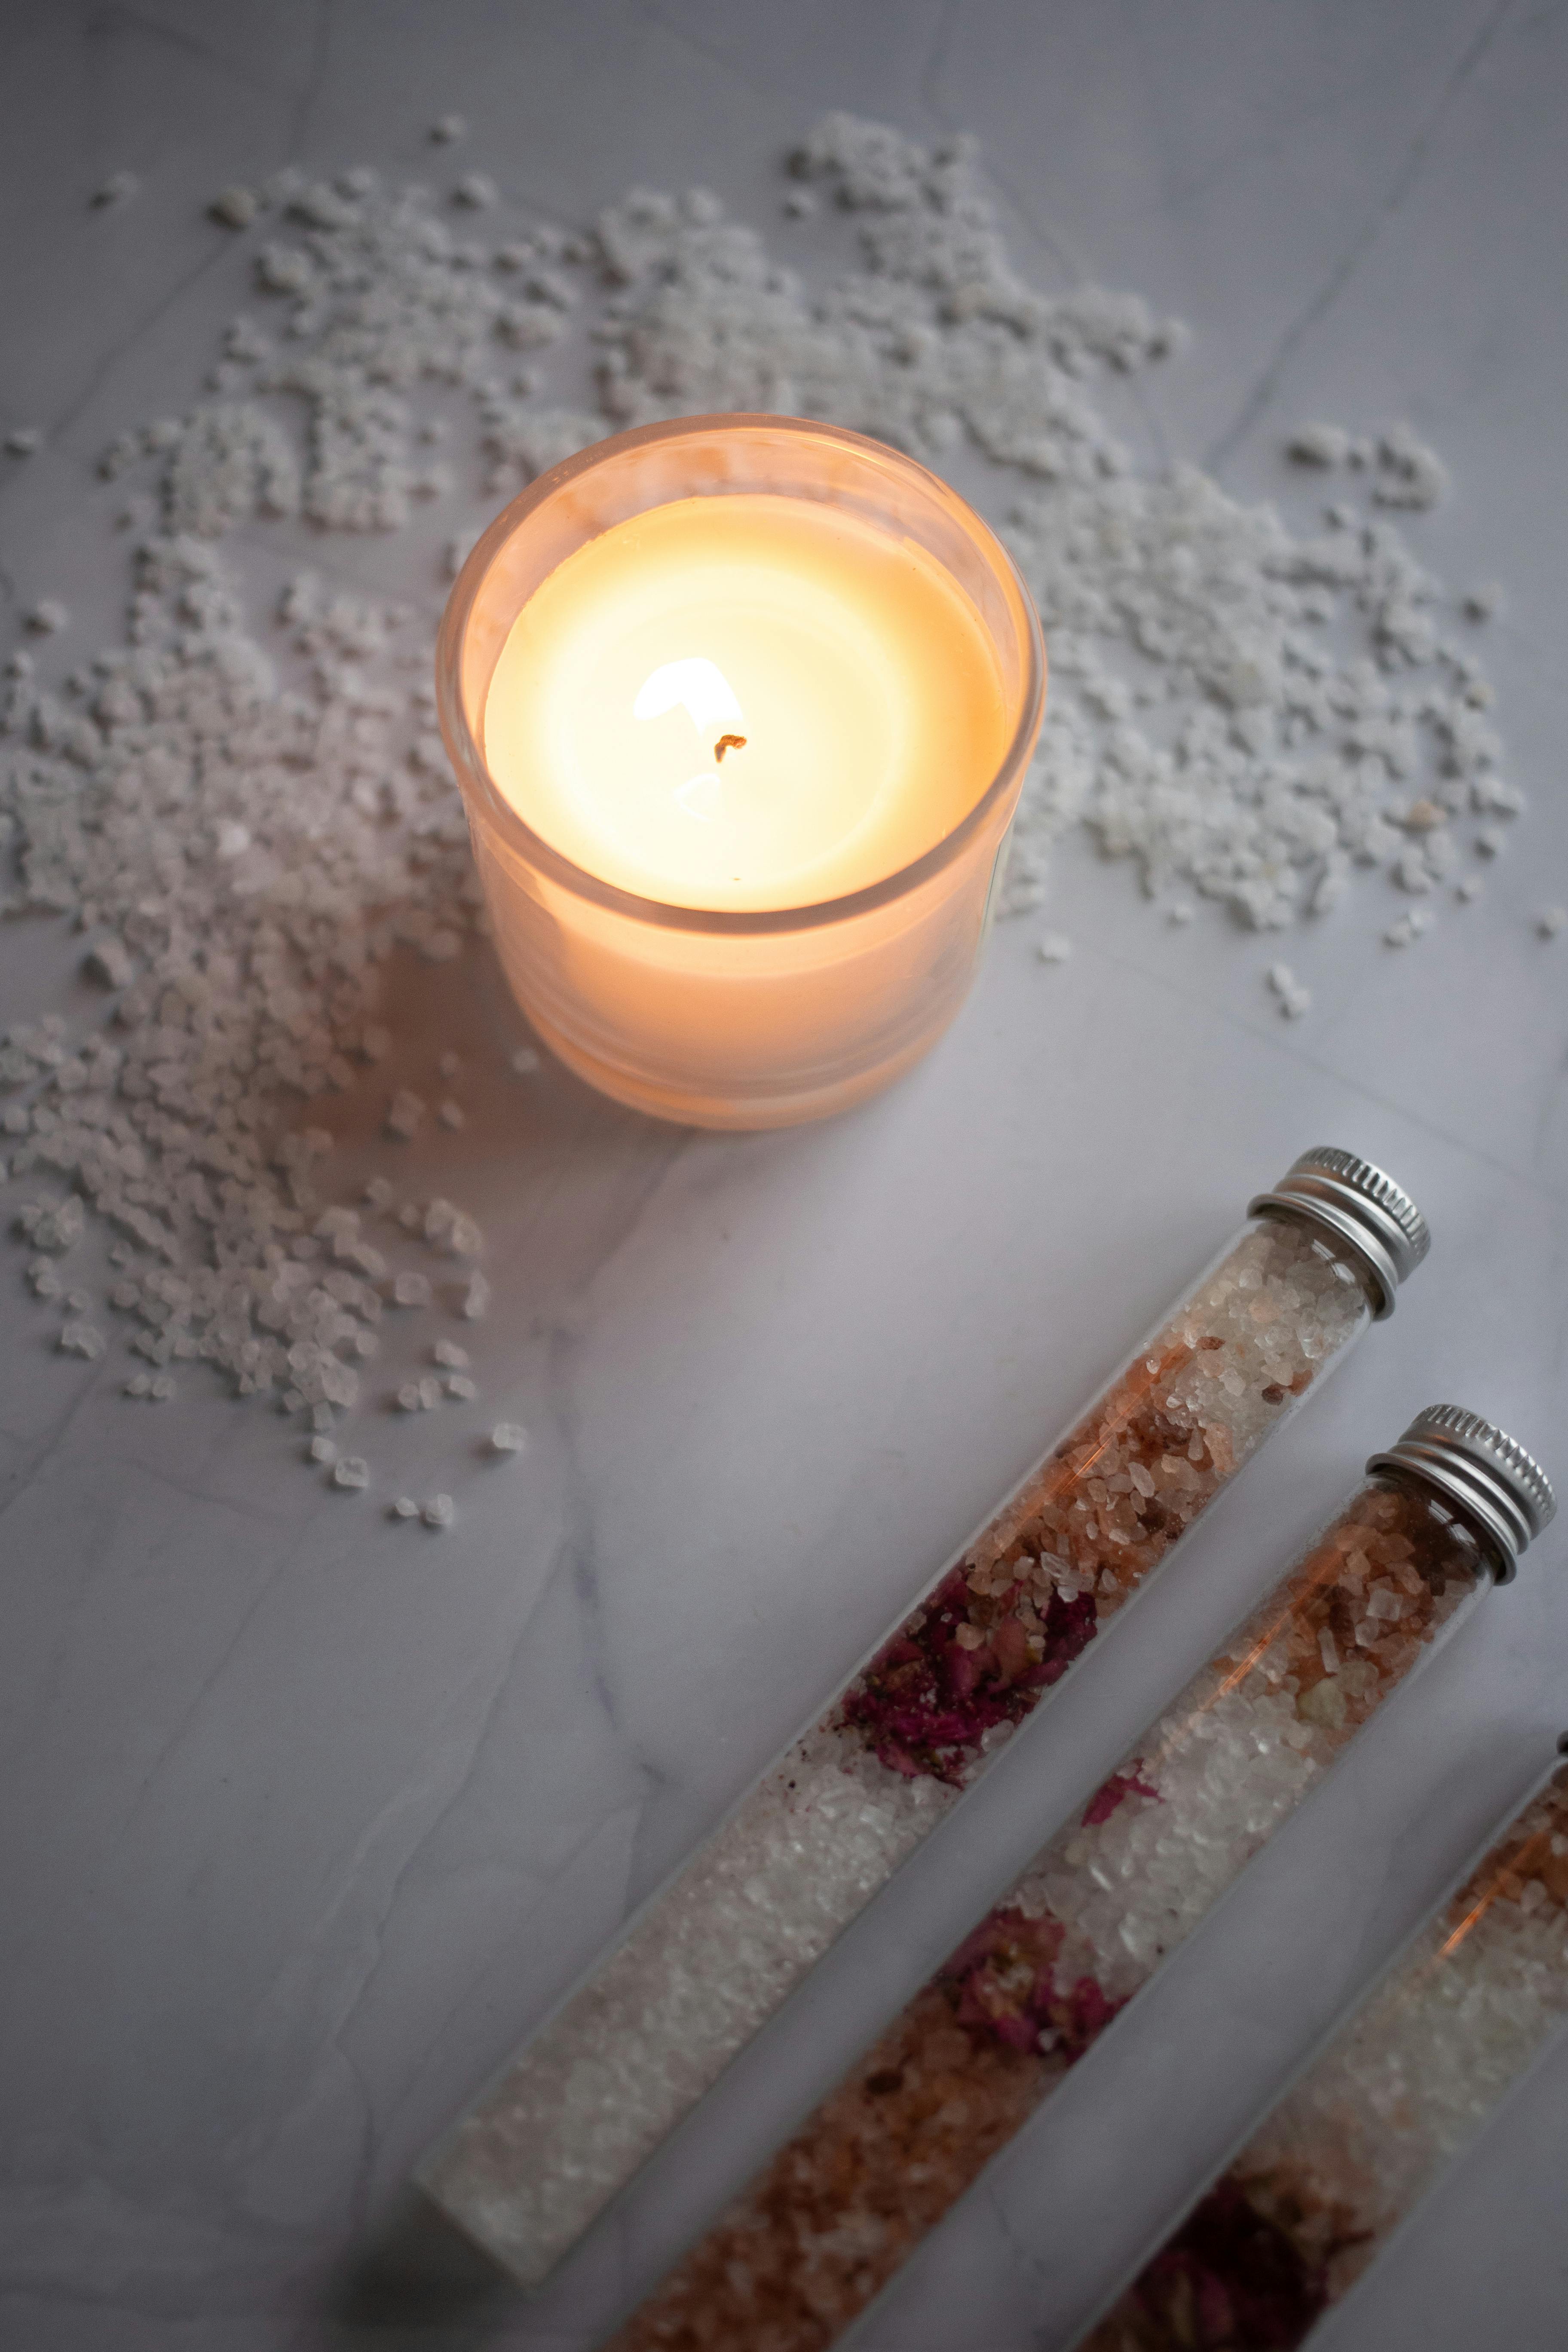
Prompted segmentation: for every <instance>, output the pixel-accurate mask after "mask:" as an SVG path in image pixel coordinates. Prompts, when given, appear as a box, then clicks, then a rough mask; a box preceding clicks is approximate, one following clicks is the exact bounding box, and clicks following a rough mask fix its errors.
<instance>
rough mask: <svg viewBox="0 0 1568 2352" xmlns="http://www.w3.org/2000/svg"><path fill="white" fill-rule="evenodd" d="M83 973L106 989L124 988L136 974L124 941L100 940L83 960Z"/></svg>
mask: <svg viewBox="0 0 1568 2352" xmlns="http://www.w3.org/2000/svg"><path fill="white" fill-rule="evenodd" d="M81 968H82V970H83V971H84V972H85V973H86V974H87V977H88V978H89V980H96V981H99V982H101V984H102V985H103V986H104V987H105V988H124V987H125V986H126V985H127V983H128V982H130V981H131V979H132V976H133V975H134V973H135V970H136V966H135V965H134V963H132V960H131V957H130V955H129V953H128V952H127V950H126V947H125V943H124V941H123V940H115V939H109V940H100V941H99V942H98V945H97V946H96V947H95V948H93V949H91V950H89V953H88V954H87V955H85V956H84V957H83V958H82V966H81Z"/></svg>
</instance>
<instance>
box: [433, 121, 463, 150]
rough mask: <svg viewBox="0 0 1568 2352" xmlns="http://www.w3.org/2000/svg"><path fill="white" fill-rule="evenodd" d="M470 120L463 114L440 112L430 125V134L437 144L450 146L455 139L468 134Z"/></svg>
mask: <svg viewBox="0 0 1568 2352" xmlns="http://www.w3.org/2000/svg"><path fill="white" fill-rule="evenodd" d="M467 133H468V117H467V115H463V114H438V115H437V117H436V120H435V121H434V122H433V123H432V124H431V125H430V136H431V138H432V139H433V140H434V141H435V142H436V143H437V146H440V147H449V146H450V145H451V144H452V143H453V142H454V141H455V140H458V139H462V138H464V137H466V136H467Z"/></svg>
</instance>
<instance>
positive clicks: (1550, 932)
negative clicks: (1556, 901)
mask: <svg viewBox="0 0 1568 2352" xmlns="http://www.w3.org/2000/svg"><path fill="white" fill-rule="evenodd" d="M1535 928H1536V929H1537V930H1538V931H1539V932H1540V934H1541V936H1542V939H1543V940H1554V939H1556V937H1557V936H1558V934H1559V932H1561V931H1568V907H1542V910H1541V912H1540V914H1539V915H1537V917H1536V919H1535Z"/></svg>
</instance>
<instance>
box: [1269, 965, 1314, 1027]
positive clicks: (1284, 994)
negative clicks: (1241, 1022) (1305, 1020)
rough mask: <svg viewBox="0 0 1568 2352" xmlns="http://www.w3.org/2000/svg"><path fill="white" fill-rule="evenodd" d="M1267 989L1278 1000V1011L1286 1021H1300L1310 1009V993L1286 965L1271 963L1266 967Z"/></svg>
mask: <svg viewBox="0 0 1568 2352" xmlns="http://www.w3.org/2000/svg"><path fill="white" fill-rule="evenodd" d="M1268 985H1269V987H1270V988H1271V989H1272V990H1273V991H1274V993H1275V995H1276V996H1277V997H1278V998H1279V1010H1280V1012H1281V1013H1283V1014H1284V1016H1285V1018H1286V1020H1287V1021H1300V1018H1301V1015H1302V1014H1303V1013H1310V1011H1311V1008H1312V992H1311V990H1310V988H1306V987H1303V985H1302V983H1301V982H1300V981H1299V980H1298V979H1297V977H1296V975H1295V973H1294V972H1293V971H1291V969H1290V967H1289V964H1288V963H1271V964H1270V965H1269V967H1268Z"/></svg>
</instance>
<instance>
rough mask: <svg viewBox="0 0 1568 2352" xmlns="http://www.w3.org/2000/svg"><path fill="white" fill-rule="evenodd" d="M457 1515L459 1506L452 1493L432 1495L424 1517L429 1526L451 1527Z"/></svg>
mask: <svg viewBox="0 0 1568 2352" xmlns="http://www.w3.org/2000/svg"><path fill="white" fill-rule="evenodd" d="M457 1516H458V1512H457V1506H456V1505H455V1504H454V1502H453V1500H452V1497H451V1496H450V1495H432V1496H431V1497H430V1500H429V1501H428V1502H427V1503H426V1506H425V1511H424V1518H425V1524H426V1527H427V1528H449V1527H450V1526H451V1524H452V1521H453V1520H454V1519H455V1518H456V1517H457Z"/></svg>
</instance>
